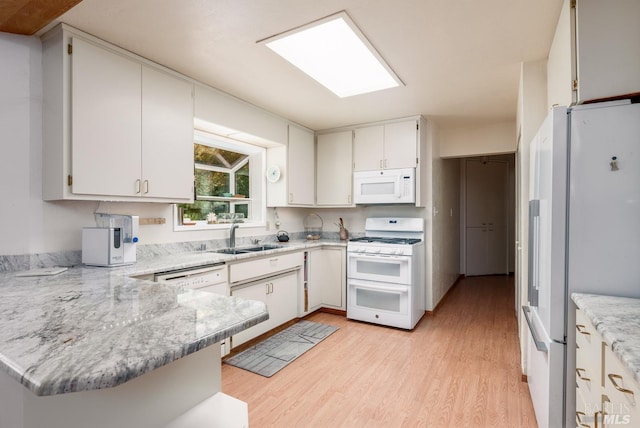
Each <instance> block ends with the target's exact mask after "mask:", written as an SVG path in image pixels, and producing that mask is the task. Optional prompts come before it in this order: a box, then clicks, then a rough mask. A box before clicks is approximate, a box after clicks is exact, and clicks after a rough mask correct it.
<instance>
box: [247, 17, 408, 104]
mask: <svg viewBox="0 0 640 428" xmlns="http://www.w3.org/2000/svg"><path fill="white" fill-rule="evenodd" d="M258 43H263V44H265V45H266V46H267V47H268V48H269V49H271V50H273V51H274V52H275V53H277V54H278V55H280V56H282V57H283V58H284V59H286V60H287V61H289V62H290V63H291V64H293V65H294V66H296V67H297V68H299V69H300V70H302V71H303V72H304V73H306V74H307V75H309V76H310V77H312V78H313V79H315V80H316V81H318V82H319V83H320V84H322V85H323V86H325V87H326V88H327V89H329V90H330V91H332V92H333V93H335V94H336V95H337V96H339V97H341V98H344V97H350V96H353V95H358V94H363V93H367V92H374V91H379V90H381V89H387V88H393V87H396V86H400V85H402V81H401V80H400V79H399V78H398V77H397V76H396V75H395V73H394V72H393V70H391V67H389V66H388V65H387V63H386V62H385V61H384V60H383V59H382V57H381V56H380V55H379V54H378V52H376V50H375V49H374V48H373V46H372V45H371V43H369V41H368V40H367V39H366V38H365V37H364V35H363V34H362V32H360V30H359V29H358V28H357V27H356V25H355V24H354V23H353V21H351V19H350V18H349V16H348V15H347V14H346V12H340V13H337V14H335V15H331V16H328V17H326V18H323V19H321V20H318V21H315V22H313V23H310V24H307V25H304V26H302V27H298V28H296V29H293V30H290V31H287V32H285V33H282V34H278V35H276V36H273V37H269V38H267V39H264V40H260V41H259V42H258Z"/></svg>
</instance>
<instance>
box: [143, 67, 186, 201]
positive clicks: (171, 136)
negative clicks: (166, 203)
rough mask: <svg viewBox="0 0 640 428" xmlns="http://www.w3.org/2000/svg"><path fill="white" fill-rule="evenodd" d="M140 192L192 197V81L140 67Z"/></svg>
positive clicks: (160, 195) (179, 197)
mask: <svg viewBox="0 0 640 428" xmlns="http://www.w3.org/2000/svg"><path fill="white" fill-rule="evenodd" d="M141 178H142V186H141V187H142V189H141V193H142V195H143V196H149V197H159V198H172V199H185V200H191V199H193V85H192V84H191V83H189V82H187V81H186V80H183V79H180V78H178V77H174V76H171V75H169V74H167V73H164V72H161V71H158V70H153V69H151V68H149V67H146V66H145V67H143V68H142V176H141Z"/></svg>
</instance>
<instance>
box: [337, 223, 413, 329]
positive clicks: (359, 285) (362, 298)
mask: <svg viewBox="0 0 640 428" xmlns="http://www.w3.org/2000/svg"><path fill="white" fill-rule="evenodd" d="M423 266H424V219H421V218H404V217H393V218H390V217H371V218H367V220H366V222H365V236H364V237H363V238H355V239H352V240H350V241H349V243H348V244H347V318H350V319H354V320H359V321H367V322H372V323H376V324H381V325H387V326H391V327H399V328H404V329H407V330H411V329H413V328H414V327H415V325H416V324H417V323H418V321H419V320H420V318H422V316H423V315H424V312H425V278H424V269H423Z"/></svg>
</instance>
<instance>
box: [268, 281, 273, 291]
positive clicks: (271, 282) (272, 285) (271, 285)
mask: <svg viewBox="0 0 640 428" xmlns="http://www.w3.org/2000/svg"><path fill="white" fill-rule="evenodd" d="M269 284H271V293H272V294H273V282H270V283H269Z"/></svg>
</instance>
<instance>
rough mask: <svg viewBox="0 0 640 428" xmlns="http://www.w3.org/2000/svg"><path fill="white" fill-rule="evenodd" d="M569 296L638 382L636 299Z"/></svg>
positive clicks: (639, 314)
mask: <svg viewBox="0 0 640 428" xmlns="http://www.w3.org/2000/svg"><path fill="white" fill-rule="evenodd" d="M571 298H572V299H573V301H574V302H575V303H576V305H577V306H578V308H580V309H582V310H583V311H584V313H585V315H586V316H587V318H589V320H590V321H591V323H592V324H593V325H594V326H595V328H596V331H598V333H600V335H602V338H603V339H604V341H605V342H606V343H607V345H609V346H610V347H611V349H612V350H613V353H614V354H615V355H616V356H617V357H618V358H619V359H620V361H621V362H622V364H623V365H624V366H625V367H626V368H627V369H629V371H630V372H631V373H633V375H634V377H635V379H636V381H637V382H638V383H640V299H632V298H629V297H614V296H601V295H595V294H582V293H572V294H571Z"/></svg>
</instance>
